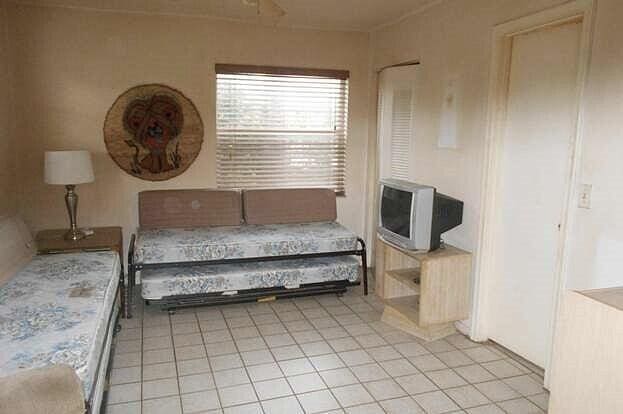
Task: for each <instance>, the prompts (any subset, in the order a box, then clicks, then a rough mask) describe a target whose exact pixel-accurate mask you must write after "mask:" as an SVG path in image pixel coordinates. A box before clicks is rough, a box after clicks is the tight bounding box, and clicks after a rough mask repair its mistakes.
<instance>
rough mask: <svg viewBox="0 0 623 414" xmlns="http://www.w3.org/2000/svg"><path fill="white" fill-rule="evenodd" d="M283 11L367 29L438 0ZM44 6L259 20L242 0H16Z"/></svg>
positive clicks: (289, 6) (311, 23)
mask: <svg viewBox="0 0 623 414" xmlns="http://www.w3.org/2000/svg"><path fill="white" fill-rule="evenodd" d="M275 1H276V2H277V3H278V4H279V6H281V8H282V9H284V10H285V11H286V13H287V14H286V15H285V16H284V17H283V18H281V19H280V20H279V23H278V25H279V26H288V27H309V28H317V29H327V30H357V31H370V30H372V29H374V28H376V27H378V26H380V25H383V24H386V23H390V22H393V21H395V20H397V19H399V18H400V17H402V16H404V15H407V14H409V13H412V12H415V11H417V10H419V9H422V8H424V7H426V6H427V5H428V4H432V3H435V2H437V1H438V0H275ZM17 2H18V3H27V4H35V5H44V6H62V7H78V8H89V9H98V10H119V11H129V12H148V13H163V14H179V15H194V16H209V17H217V18H226V19H232V20H240V21H245V22H259V18H258V16H257V13H256V9H255V8H254V7H250V6H247V5H244V4H243V0H24V1H20V0H17Z"/></svg>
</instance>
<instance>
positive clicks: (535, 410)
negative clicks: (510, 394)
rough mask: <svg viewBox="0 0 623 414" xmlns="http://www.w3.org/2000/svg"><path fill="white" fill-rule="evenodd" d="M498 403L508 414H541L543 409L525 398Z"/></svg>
mask: <svg viewBox="0 0 623 414" xmlns="http://www.w3.org/2000/svg"><path fill="white" fill-rule="evenodd" d="M498 405H499V406H500V407H501V408H502V409H503V410H504V411H506V412H507V413H508V414H543V413H544V411H543V410H541V409H540V408H539V407H537V406H536V405H534V404H533V403H532V402H531V401H529V400H528V399H527V398H519V399H516V400H510V401H503V402H499V403H498Z"/></svg>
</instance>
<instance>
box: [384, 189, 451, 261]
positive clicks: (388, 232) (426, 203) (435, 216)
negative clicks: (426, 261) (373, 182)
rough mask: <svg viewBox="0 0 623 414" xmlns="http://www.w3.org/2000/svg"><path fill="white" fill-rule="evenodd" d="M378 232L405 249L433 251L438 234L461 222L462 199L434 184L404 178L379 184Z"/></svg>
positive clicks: (439, 237)
mask: <svg viewBox="0 0 623 414" xmlns="http://www.w3.org/2000/svg"><path fill="white" fill-rule="evenodd" d="M379 196H380V202H379V228H378V232H379V234H380V235H381V237H383V239H385V240H386V241H388V242H390V243H393V244H395V245H397V246H399V247H402V248H404V249H408V250H423V251H431V250H436V249H438V248H439V246H440V245H441V234H442V233H444V232H446V231H448V230H450V229H453V228H455V227H456V226H458V225H460V224H461V222H462V221H463V202H462V201H460V200H457V199H454V198H452V197H449V196H447V195H444V194H440V193H438V192H437V191H436V189H435V187H431V186H427V185H420V184H416V183H413V182H410V181H405V180H395V179H386V180H381V183H380V191H379Z"/></svg>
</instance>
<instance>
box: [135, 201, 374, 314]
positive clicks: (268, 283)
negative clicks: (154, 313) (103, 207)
mask: <svg viewBox="0 0 623 414" xmlns="http://www.w3.org/2000/svg"><path fill="white" fill-rule="evenodd" d="M243 205H244V214H243ZM335 218H336V206H335V194H334V193H333V192H332V191H330V190H317V189H314V190H252V191H245V192H243V193H242V194H241V193H240V192H237V191H218V190H168V191H149V192H143V193H140V194H139V220H140V229H139V230H138V233H137V235H136V236H132V239H131V242H130V251H129V256H128V263H129V283H130V289H129V290H130V291H131V290H132V287H133V286H134V281H135V274H136V272H137V271H140V272H141V285H142V289H141V291H142V297H143V299H144V300H145V301H147V303H153V304H157V305H159V306H161V307H162V308H164V309H172V308H177V307H184V306H196V305H206V304H218V303H231V302H241V301H249V300H262V299H273V298H277V297H291V296H301V295H311V294H318V293H331V292H334V293H343V292H345V291H346V289H347V288H348V287H349V286H353V285H358V284H359V283H360V280H361V279H363V283H364V290H365V293H366V294H367V273H366V250H365V244H364V242H363V240H362V239H361V238H358V237H357V236H356V235H355V234H354V233H352V232H351V231H349V230H348V229H346V228H345V227H344V226H342V225H340V224H339V223H337V222H335ZM358 258H360V259H361V267H362V276H361V277H360V275H359V274H360V270H359V267H360V263H359V259H358Z"/></svg>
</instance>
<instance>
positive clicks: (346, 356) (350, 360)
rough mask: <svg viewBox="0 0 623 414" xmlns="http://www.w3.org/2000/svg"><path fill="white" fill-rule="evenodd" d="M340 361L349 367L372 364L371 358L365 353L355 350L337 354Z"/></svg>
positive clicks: (361, 350)
mask: <svg viewBox="0 0 623 414" xmlns="http://www.w3.org/2000/svg"><path fill="white" fill-rule="evenodd" d="M338 355H339V356H340V358H341V359H342V361H344V363H345V364H346V365H348V366H349V367H351V366H355V365H363V364H369V363H371V362H374V361H373V360H372V357H370V355H368V353H367V352H366V351H364V350H363V349H359V350H355V351H346V352H340V353H338Z"/></svg>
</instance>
